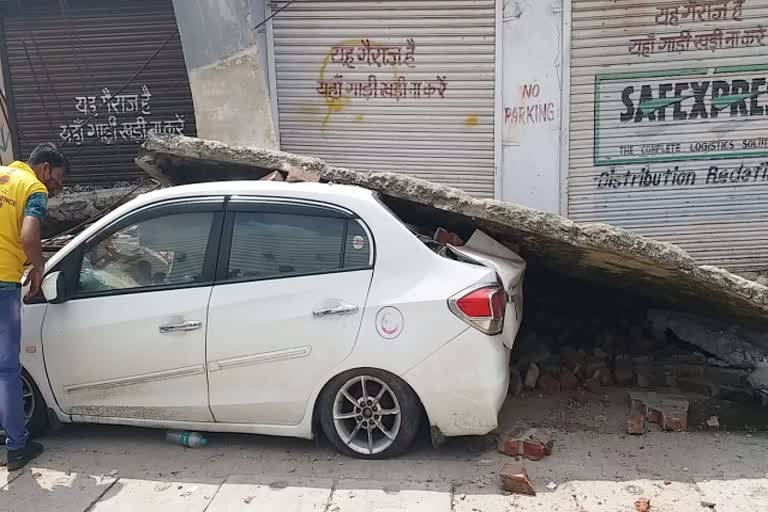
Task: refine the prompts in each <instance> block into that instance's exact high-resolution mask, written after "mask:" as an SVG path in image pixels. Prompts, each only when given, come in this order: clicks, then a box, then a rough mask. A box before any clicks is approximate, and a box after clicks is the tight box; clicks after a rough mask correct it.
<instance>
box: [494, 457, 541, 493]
mask: <svg viewBox="0 0 768 512" xmlns="http://www.w3.org/2000/svg"><path fill="white" fill-rule="evenodd" d="M499 476H500V477H501V486H502V488H503V489H504V490H505V491H507V492H511V493H515V494H525V495H527V496H536V491H535V490H534V489H533V484H532V483H531V481H530V479H529V478H528V471H526V469H525V466H521V465H519V464H505V465H504V467H503V468H501V471H500V472H499Z"/></svg>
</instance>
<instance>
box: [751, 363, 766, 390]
mask: <svg viewBox="0 0 768 512" xmlns="http://www.w3.org/2000/svg"><path fill="white" fill-rule="evenodd" d="M747 381H748V382H749V385H750V386H752V387H753V388H754V389H758V390H765V389H768V366H762V367H760V368H757V369H756V370H755V371H753V372H752V373H750V374H749V376H748V377H747Z"/></svg>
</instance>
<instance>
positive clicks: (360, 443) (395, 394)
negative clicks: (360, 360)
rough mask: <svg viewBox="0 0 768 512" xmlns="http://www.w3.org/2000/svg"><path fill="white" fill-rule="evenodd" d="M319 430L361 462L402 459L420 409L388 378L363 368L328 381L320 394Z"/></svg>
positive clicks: (396, 380)
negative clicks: (361, 460)
mask: <svg viewBox="0 0 768 512" xmlns="http://www.w3.org/2000/svg"><path fill="white" fill-rule="evenodd" d="M319 406H320V411H319V414H320V425H321V427H322V429H323V433H324V434H325V436H326V437H327V438H328V440H329V441H330V443H331V444H332V445H333V446H334V448H336V449H337V450H338V451H339V452H341V453H343V454H346V455H350V456H352V457H357V458H362V459H386V458H389V457H395V456H397V455H400V454H402V453H403V452H405V451H406V450H407V449H408V448H410V446H411V444H413V441H414V439H415V438H416V435H417V433H418V431H419V424H420V422H421V416H422V414H421V406H420V405H419V400H418V398H417V397H416V394H415V393H414V392H413V390H412V389H411V388H410V387H409V386H408V384H406V383H405V382H404V381H403V380H402V379H400V378H398V377H397V376H395V375H392V374H391V373H388V372H385V371H382V370H376V369H373V368H363V369H359V370H351V371H348V372H345V373H343V374H341V375H339V376H337V377H336V378H334V379H333V380H332V381H331V382H330V383H329V384H328V386H326V388H325V389H324V390H323V392H322V393H321V395H320V402H319Z"/></svg>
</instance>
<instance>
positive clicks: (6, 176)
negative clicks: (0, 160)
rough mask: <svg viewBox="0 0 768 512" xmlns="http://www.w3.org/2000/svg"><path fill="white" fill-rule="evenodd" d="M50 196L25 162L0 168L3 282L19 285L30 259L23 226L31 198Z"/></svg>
mask: <svg viewBox="0 0 768 512" xmlns="http://www.w3.org/2000/svg"><path fill="white" fill-rule="evenodd" d="M37 192H42V193H44V194H46V195H48V189H47V188H45V185H43V184H42V183H41V182H40V180H38V179H37V176H36V175H35V171H33V170H32V168H31V167H30V166H28V165H27V164H25V163H24V162H13V163H12V164H10V165H9V166H7V167H2V166H0V282H9V283H18V282H20V281H21V276H22V275H23V273H24V263H25V262H26V261H27V256H26V255H25V254H24V250H23V249H22V247H21V223H22V221H23V219H24V206H25V205H26V203H27V199H28V198H29V196H30V195H32V194H35V193H37Z"/></svg>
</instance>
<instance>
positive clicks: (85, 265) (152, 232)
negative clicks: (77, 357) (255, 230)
mask: <svg viewBox="0 0 768 512" xmlns="http://www.w3.org/2000/svg"><path fill="white" fill-rule="evenodd" d="M213 215H214V214H213V213H212V212H193V213H192V212H191V213H177V214H169V215H164V216H158V217H155V218H151V219H147V220H143V221H140V222H137V223H135V224H131V225H129V226H126V227H123V228H121V229H119V230H117V231H116V232H114V233H112V234H110V235H109V236H107V237H106V238H103V239H101V240H100V241H99V242H97V243H96V244H94V245H92V246H90V247H88V248H87V249H86V250H85V253H84V255H83V260H82V264H81V267H80V277H79V280H78V283H77V293H78V294H83V293H86V294H87V293H92V292H104V291H110V290H130V289H136V288H152V287H157V286H167V285H183V284H193V283H196V282H200V281H201V279H202V275H203V265H204V261H205V254H206V249H207V246H208V237H209V235H210V231H211V223H212V222H213Z"/></svg>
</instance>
